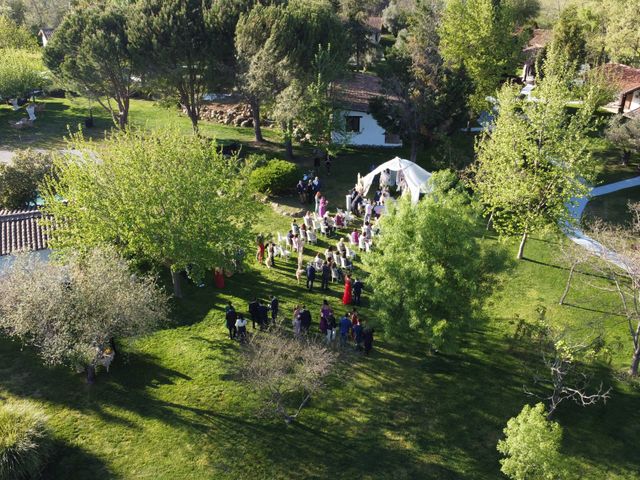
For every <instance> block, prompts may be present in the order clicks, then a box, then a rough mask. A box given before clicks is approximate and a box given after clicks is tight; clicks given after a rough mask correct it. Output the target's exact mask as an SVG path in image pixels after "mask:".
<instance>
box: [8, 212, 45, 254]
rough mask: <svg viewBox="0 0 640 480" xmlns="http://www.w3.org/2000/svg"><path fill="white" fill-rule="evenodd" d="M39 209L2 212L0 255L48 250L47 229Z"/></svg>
mask: <svg viewBox="0 0 640 480" xmlns="http://www.w3.org/2000/svg"><path fill="white" fill-rule="evenodd" d="M41 218H42V212H40V210H38V209H37V208H30V209H25V210H0V255H8V254H10V253H14V252H24V251H34V250H44V249H45V248H48V238H47V231H46V227H44V226H41V225H40V219H41Z"/></svg>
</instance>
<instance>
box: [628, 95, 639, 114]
mask: <svg viewBox="0 0 640 480" xmlns="http://www.w3.org/2000/svg"><path fill="white" fill-rule="evenodd" d="M636 108H640V90H636V91H635V92H633V98H632V99H631V106H630V107H629V110H635V109H636Z"/></svg>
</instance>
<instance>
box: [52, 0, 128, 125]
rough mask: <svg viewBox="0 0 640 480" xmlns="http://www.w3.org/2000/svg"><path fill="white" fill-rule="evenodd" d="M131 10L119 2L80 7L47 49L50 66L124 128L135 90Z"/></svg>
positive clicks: (81, 5)
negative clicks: (130, 25) (130, 24)
mask: <svg viewBox="0 0 640 480" xmlns="http://www.w3.org/2000/svg"><path fill="white" fill-rule="evenodd" d="M128 18H129V15H128V11H127V9H126V7H125V6H124V5H122V4H119V3H117V2H109V1H100V2H97V3H86V4H85V3H81V4H79V5H78V6H77V7H76V8H74V9H73V10H72V11H71V12H70V13H69V14H68V15H67V16H65V18H64V20H63V22H62V24H61V25H60V27H59V28H58V29H57V31H56V34H55V35H54V36H53V37H52V38H51V41H50V42H49V43H48V44H47V48H45V49H44V61H45V64H46V65H47V67H49V69H50V70H51V71H52V72H53V73H54V74H55V75H56V76H57V77H59V78H60V79H61V80H62V82H63V83H64V84H65V85H67V86H68V87H69V88H70V89H71V90H73V91H75V92H77V93H79V94H81V95H85V96H87V97H90V98H92V99H95V100H96V101H97V102H98V103H99V104H100V105H101V106H102V107H103V108H104V109H105V110H107V111H108V112H109V113H110V115H111V118H112V119H113V122H114V124H115V125H116V126H117V127H119V128H125V126H126V125H127V123H128V121H129V104H130V99H131V96H132V94H133V93H134V92H135V89H136V81H135V79H134V76H135V71H134V65H133V56H132V51H131V45H130V43H129V38H128V35H127V22H128Z"/></svg>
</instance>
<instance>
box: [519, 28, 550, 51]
mask: <svg viewBox="0 0 640 480" xmlns="http://www.w3.org/2000/svg"><path fill="white" fill-rule="evenodd" d="M552 37H553V31H552V30H546V29H544V28H536V29H535V30H534V31H533V36H532V37H531V38H530V39H529V42H528V43H527V45H526V46H525V47H524V51H525V52H530V51H538V50H540V49H541V48H544V47H546V46H547V44H548V43H549V42H550V41H551V38H552Z"/></svg>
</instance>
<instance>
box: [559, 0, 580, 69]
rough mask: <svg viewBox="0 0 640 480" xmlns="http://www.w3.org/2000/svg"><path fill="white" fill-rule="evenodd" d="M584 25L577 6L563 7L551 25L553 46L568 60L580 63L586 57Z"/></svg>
mask: <svg viewBox="0 0 640 480" xmlns="http://www.w3.org/2000/svg"><path fill="white" fill-rule="evenodd" d="M585 35H586V34H585V27H584V24H583V21H582V19H581V18H580V17H579V15H578V8H577V7H576V6H575V5H571V6H569V7H567V8H565V9H564V10H563V11H562V13H561V14H560V18H559V19H558V21H557V22H556V24H555V25H554V27H553V41H552V43H553V47H554V48H555V49H556V50H558V51H562V52H563V53H564V55H565V56H566V58H567V60H568V61H569V62H574V63H576V64H577V65H582V64H583V63H584V62H585V61H586V58H587V49H586V47H587V41H586V36H585Z"/></svg>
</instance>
